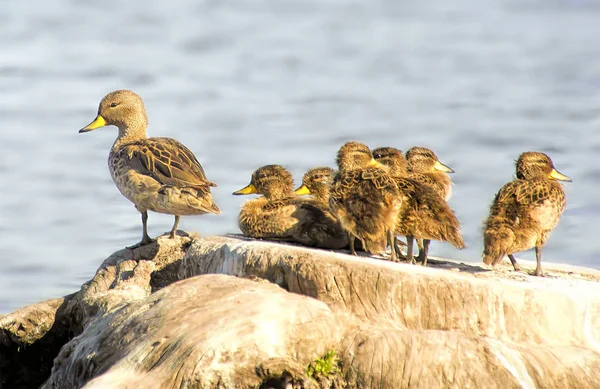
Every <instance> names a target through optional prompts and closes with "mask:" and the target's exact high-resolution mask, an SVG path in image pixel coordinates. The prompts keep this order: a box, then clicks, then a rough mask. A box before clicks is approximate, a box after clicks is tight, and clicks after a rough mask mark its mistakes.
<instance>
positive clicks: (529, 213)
mask: <svg viewBox="0 0 600 389" xmlns="http://www.w3.org/2000/svg"><path fill="white" fill-rule="evenodd" d="M516 170H517V179H515V180H513V181H511V182H509V183H508V184H506V185H504V186H503V187H502V188H501V189H500V191H499V192H498V193H497V194H496V198H495V199H494V202H493V204H492V206H491V207H490V215H489V217H488V218H487V220H486V221H485V226H484V232H483V245H484V250H483V262H484V263H485V264H487V265H490V264H491V265H492V266H495V265H497V264H498V263H500V261H502V258H503V257H504V256H505V255H508V258H509V259H510V262H511V263H512V265H513V268H514V269H515V270H516V271H520V270H521V268H520V267H519V264H518V263H517V260H516V259H515V257H514V255H513V254H514V253H517V252H520V251H525V250H528V249H530V248H532V247H535V257H536V260H537V266H536V268H535V275H536V276H541V275H542V247H543V246H544V243H546V240H547V239H548V236H549V235H550V232H552V230H553V229H554V227H556V225H557V224H558V222H559V220H560V217H561V215H562V213H563V211H564V209H565V206H566V203H567V198H566V196H565V191H564V189H563V187H562V185H561V184H560V183H558V182H557V181H568V182H571V179H570V178H569V177H567V176H565V175H563V174H561V173H559V172H558V171H557V170H556V169H555V168H554V164H553V163H552V160H551V159H550V157H548V156H547V155H546V154H544V153H540V152H533V151H528V152H525V153H523V154H521V155H520V156H519V159H518V160H517V165H516Z"/></svg>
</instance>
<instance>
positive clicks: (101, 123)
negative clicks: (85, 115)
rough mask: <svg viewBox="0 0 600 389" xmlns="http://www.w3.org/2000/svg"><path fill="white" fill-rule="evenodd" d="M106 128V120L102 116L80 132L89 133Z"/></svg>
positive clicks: (97, 117)
mask: <svg viewBox="0 0 600 389" xmlns="http://www.w3.org/2000/svg"><path fill="white" fill-rule="evenodd" d="M104 126H106V120H104V118H103V117H102V116H100V115H98V116H96V119H94V121H93V122H91V123H90V124H88V125H87V126H85V127H83V128H82V129H81V130H79V132H80V133H82V132H88V131H92V130H95V129H97V128H100V127H104Z"/></svg>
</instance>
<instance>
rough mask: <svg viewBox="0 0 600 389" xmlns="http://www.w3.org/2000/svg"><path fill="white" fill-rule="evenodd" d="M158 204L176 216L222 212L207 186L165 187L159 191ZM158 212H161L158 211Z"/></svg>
mask: <svg viewBox="0 0 600 389" xmlns="http://www.w3.org/2000/svg"><path fill="white" fill-rule="evenodd" d="M157 193H158V203H159V204H160V205H161V206H162V207H163V208H164V209H166V210H168V211H169V212H164V213H171V214H174V215H201V214H204V213H214V214H217V215H219V214H220V213H221V210H220V209H219V207H218V206H217V204H215V202H214V200H213V198H212V196H211V194H210V189H209V187H207V186H198V187H183V188H181V187H177V186H172V185H163V186H162V187H161V188H160V189H159V190H158V192H157ZM156 212H161V211H160V210H156Z"/></svg>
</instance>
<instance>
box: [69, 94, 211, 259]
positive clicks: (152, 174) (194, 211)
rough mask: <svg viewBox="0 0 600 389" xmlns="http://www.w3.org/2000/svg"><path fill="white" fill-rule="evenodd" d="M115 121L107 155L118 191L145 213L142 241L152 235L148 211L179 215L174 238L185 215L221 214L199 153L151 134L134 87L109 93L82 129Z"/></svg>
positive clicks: (170, 235)
mask: <svg viewBox="0 0 600 389" xmlns="http://www.w3.org/2000/svg"><path fill="white" fill-rule="evenodd" d="M110 125H114V126H116V127H117V128H118V129H119V134H118V136H117V139H116V140H115V142H114V144H113V146H112V148H111V149H110V153H109V155H108V168H109V170H110V175H111V177H112V179H113V181H114V183H115V185H116V186H117V188H118V189H119V191H120V192H121V193H122V194H123V196H125V198H127V199H128V200H129V201H131V202H132V203H133V204H135V207H136V209H137V210H138V211H139V212H140V213H141V214H142V230H143V233H142V240H141V241H140V242H139V243H138V244H136V245H133V246H131V247H130V248H134V247H138V246H141V245H145V244H148V243H151V242H152V239H151V238H150V236H148V211H153V212H158V213H165V214H169V215H174V216H175V222H174V224H173V228H172V229H171V231H170V234H169V237H170V238H174V237H175V233H176V232H177V225H178V224H179V218H180V215H201V214H205V213H214V214H217V215H218V214H219V213H220V210H219V207H218V206H217V205H216V204H215V202H214V201H213V199H212V196H211V193H210V188H211V187H215V186H216V184H214V183H213V182H212V181H209V180H208V179H207V178H206V175H205V173H204V169H202V166H201V165H200V163H199V162H198V160H197V159H196V157H195V156H194V154H193V153H192V152H191V151H190V149H188V148H187V147H185V146H184V145H183V144H181V143H180V142H178V141H177V140H175V139H171V138H147V137H146V127H147V126H148V118H147V116H146V109H145V108H144V102H143V101H142V98H141V97H140V96H138V95H137V94H135V93H134V92H132V91H130V90H117V91H114V92H111V93H109V94H107V95H106V96H105V97H104V98H103V99H102V101H101V102H100V106H99V107H98V115H97V116H96V118H95V119H94V121H93V122H91V123H90V124H88V125H87V126H85V127H83V128H82V129H81V130H79V132H80V133H83V132H88V131H92V130H95V129H98V128H100V127H104V126H110Z"/></svg>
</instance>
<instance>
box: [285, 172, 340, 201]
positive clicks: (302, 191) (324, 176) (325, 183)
mask: <svg viewBox="0 0 600 389" xmlns="http://www.w3.org/2000/svg"><path fill="white" fill-rule="evenodd" d="M334 174H335V171H334V170H333V169H332V168H330V167H316V168H313V169H310V170H309V171H307V172H306V173H304V176H303V177H302V185H301V186H300V187H298V189H296V190H295V191H294V192H295V193H296V194H297V195H300V196H302V195H308V194H310V195H312V196H314V197H315V198H316V199H319V200H320V201H323V202H325V203H327V204H329V186H330V185H331V182H332V181H333V175H334Z"/></svg>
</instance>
